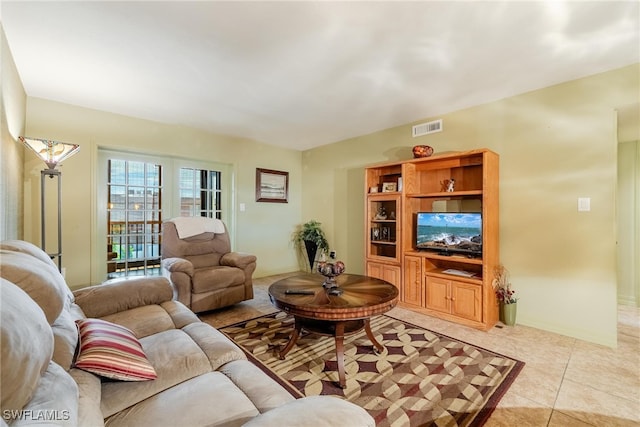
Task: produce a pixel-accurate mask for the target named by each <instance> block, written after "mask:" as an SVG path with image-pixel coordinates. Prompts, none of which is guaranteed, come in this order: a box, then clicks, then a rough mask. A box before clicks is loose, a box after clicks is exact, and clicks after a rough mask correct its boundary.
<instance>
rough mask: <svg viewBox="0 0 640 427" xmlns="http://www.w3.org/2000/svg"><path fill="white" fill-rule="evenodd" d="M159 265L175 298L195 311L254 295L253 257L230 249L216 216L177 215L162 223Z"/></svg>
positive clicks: (234, 302) (206, 309) (232, 302)
mask: <svg viewBox="0 0 640 427" xmlns="http://www.w3.org/2000/svg"><path fill="white" fill-rule="evenodd" d="M162 269H163V274H164V275H165V276H166V277H167V278H168V279H169V280H170V281H171V283H172V284H173V287H174V290H175V292H177V300H178V301H180V302H181V303H183V304H184V305H186V306H187V307H189V308H190V309H191V310H192V311H193V312H194V313H200V312H203V311H208V310H213V309H216V308H221V307H226V306H229V305H232V304H236V303H238V302H240V301H245V300H248V299H252V298H253V282H252V277H251V276H252V274H253V272H254V271H255V269H256V257H255V256H254V255H249V254H245V253H240V252H231V243H230V241H229V233H228V231H227V228H226V226H225V225H224V223H223V222H222V221H220V220H219V219H212V218H204V217H188V218H187V217H180V218H174V219H171V220H168V221H165V222H164V223H163V224H162Z"/></svg>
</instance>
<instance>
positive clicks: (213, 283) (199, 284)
mask: <svg viewBox="0 0 640 427" xmlns="http://www.w3.org/2000/svg"><path fill="white" fill-rule="evenodd" d="M242 284H244V271H242V270H240V269H239V268H235V267H226V266H218V267H207V268H202V269H198V270H196V271H195V272H194V273H193V292H194V293H196V294H197V293H200V292H209V291H213V290H216V289H225V288H228V287H231V286H236V285H242Z"/></svg>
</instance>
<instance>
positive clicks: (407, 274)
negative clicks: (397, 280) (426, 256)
mask: <svg viewBox="0 0 640 427" xmlns="http://www.w3.org/2000/svg"><path fill="white" fill-rule="evenodd" d="M422 289H423V282H422V258H420V257H417V256H409V255H408V256H405V257H404V286H403V287H402V301H403V302H405V303H407V304H412V305H417V306H418V307H422Z"/></svg>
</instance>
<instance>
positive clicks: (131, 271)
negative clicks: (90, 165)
mask: <svg viewBox="0 0 640 427" xmlns="http://www.w3.org/2000/svg"><path fill="white" fill-rule="evenodd" d="M107 195H108V196H107V197H108V201H107V273H108V276H109V277H121V276H132V275H145V274H147V275H154V274H155V275H157V274H160V232H161V225H162V208H161V206H162V203H161V202H162V166H161V165H159V164H154V163H145V162H141V161H128V160H119V159H109V160H108V179H107Z"/></svg>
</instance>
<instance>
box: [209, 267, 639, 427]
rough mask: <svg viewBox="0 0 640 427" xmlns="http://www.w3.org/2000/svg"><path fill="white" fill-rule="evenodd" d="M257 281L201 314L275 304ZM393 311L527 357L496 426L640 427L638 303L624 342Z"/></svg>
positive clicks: (220, 315) (214, 319) (492, 422)
mask: <svg viewBox="0 0 640 427" xmlns="http://www.w3.org/2000/svg"><path fill="white" fill-rule="evenodd" d="M284 276H286V275H280V276H271V277H265V278H260V279H255V280H254V290H255V298H254V299H253V300H251V301H245V302H242V303H240V304H236V305H235V306H233V307H229V308H226V309H222V310H217V311H214V312H210V313H206V314H203V315H201V318H202V319H203V320H204V321H206V322H207V323H210V324H212V325H213V326H216V327H221V326H225V325H231V324H233V323H236V322H240V321H243V320H247V319H251V318H254V317H258V316H262V315H264V314H268V313H272V312H274V311H277V310H276V309H275V308H274V307H273V305H272V304H271V302H270V301H269V297H268V294H267V289H268V287H269V285H270V284H271V283H273V282H274V281H275V280H277V279H279V278H281V277H284ZM389 314H390V315H392V316H394V317H396V318H399V319H402V320H405V321H407V322H410V323H413V324H415V325H418V326H422V327H424V328H427V329H431V330H433V331H436V332H440V333H442V334H445V335H448V336H451V337H453V338H456V339H459V340H461V341H465V342H468V343H470V344H474V345H477V346H480V347H483V348H486V349H489V350H493V351H495V352H498V353H501V354H504V355H507V356H511V357H513V358H516V359H518V360H521V361H523V362H525V363H526V365H525V367H524V369H523V370H522V372H521V373H520V375H519V376H518V378H516V380H515V382H514V383H513V384H512V386H511V387H510V389H509V390H508V391H507V393H506V394H505V395H504V397H503V398H502V400H501V401H500V403H499V405H498V408H497V409H496V410H495V411H494V412H493V414H492V415H491V418H490V419H489V421H488V422H487V424H485V425H486V426H488V427H494V426H509V427H512V426H553V427H573V426H576V427H578V426H598V427H600V426H602V427H609V426H640V309H638V308H635V307H626V306H621V307H619V310H618V347H617V348H616V349H612V348H609V347H605V346H601V345H597V344H592V343H589V342H586V341H581V340H578V339H575V338H570V337H566V336H563V335H558V334H554V333H551V332H545V331H542V330H540V329H535V328H530V327H526V326H520V325H516V326H513V327H503V328H497V327H494V328H493V329H491V330H490V331H488V332H482V331H477V330H475V329H471V328H468V327H465V326H460V325H457V324H454V323H451V322H447V321H444V320H440V319H436V318H433V317H429V316H425V315H422V314H418V313H414V312H412V311H409V310H406V309H402V308H398V307H396V308H394V309H393V310H392V311H390V312H389Z"/></svg>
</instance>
